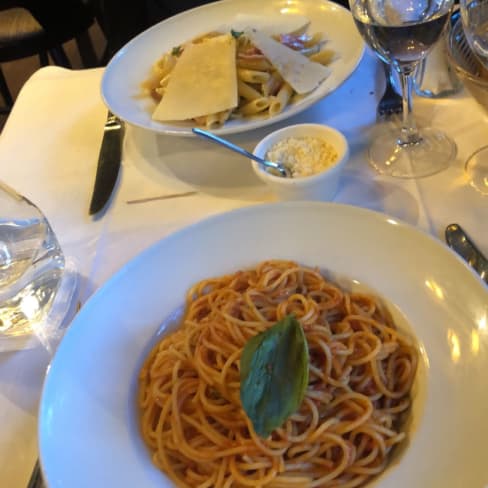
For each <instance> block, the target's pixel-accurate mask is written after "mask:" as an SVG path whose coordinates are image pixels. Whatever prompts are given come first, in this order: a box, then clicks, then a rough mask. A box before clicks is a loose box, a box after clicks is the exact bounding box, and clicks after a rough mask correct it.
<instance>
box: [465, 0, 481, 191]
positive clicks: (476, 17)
mask: <svg viewBox="0 0 488 488" xmlns="http://www.w3.org/2000/svg"><path fill="white" fill-rule="evenodd" d="M459 5H460V7H461V18H462V22H463V29H464V33H465V35H466V39H467V40H468V43H469V45H470V47H471V49H472V50H473V52H474V54H475V55H476V57H477V58H478V60H479V61H480V62H481V64H482V65H483V66H484V67H485V68H487V69H488V0H460V2H459ZM466 171H467V172H468V174H469V176H470V178H471V182H472V184H473V185H474V187H475V188H477V189H478V190H479V191H480V192H481V193H483V194H485V195H488V146H484V147H482V148H481V149H478V150H477V151H476V152H475V153H474V154H472V155H471V156H470V157H469V158H468V160H467V161H466Z"/></svg>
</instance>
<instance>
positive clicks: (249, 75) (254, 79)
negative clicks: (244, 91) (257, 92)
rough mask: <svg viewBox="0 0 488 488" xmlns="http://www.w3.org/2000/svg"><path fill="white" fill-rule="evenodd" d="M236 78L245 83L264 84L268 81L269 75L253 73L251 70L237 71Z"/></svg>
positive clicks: (240, 69) (239, 69)
mask: <svg viewBox="0 0 488 488" xmlns="http://www.w3.org/2000/svg"><path fill="white" fill-rule="evenodd" d="M237 76H238V78H239V79H240V80H242V81H244V82H245V83H264V82H266V81H268V80H269V77H270V75H269V73H267V72H266V71H255V70H252V69H243V68H238V69H237Z"/></svg>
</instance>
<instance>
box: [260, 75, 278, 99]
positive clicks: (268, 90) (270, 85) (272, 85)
mask: <svg viewBox="0 0 488 488" xmlns="http://www.w3.org/2000/svg"><path fill="white" fill-rule="evenodd" d="M281 85H283V78H282V77H281V75H280V74H279V73H278V71H273V73H271V76H270V77H269V80H268V81H266V82H265V83H263V85H262V87H261V89H262V91H263V95H264V96H266V97H268V96H270V95H276V93H278V90H279V89H280V88H281Z"/></svg>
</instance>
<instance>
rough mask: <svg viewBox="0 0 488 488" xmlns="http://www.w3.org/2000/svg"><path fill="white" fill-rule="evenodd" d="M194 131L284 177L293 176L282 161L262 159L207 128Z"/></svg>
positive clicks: (193, 130)
mask: <svg viewBox="0 0 488 488" xmlns="http://www.w3.org/2000/svg"><path fill="white" fill-rule="evenodd" d="M192 132H193V133H194V134H196V135H197V136H200V137H204V138H206V139H209V140H210V141H212V142H216V143H217V144H220V145H221V146H224V147H226V148H227V149H230V150H231V151H234V152H236V153H238V154H240V155H242V156H246V157H247V158H250V159H253V160H254V161H256V162H257V163H259V164H262V165H263V166H265V167H266V168H271V169H274V170H275V171H278V172H279V173H280V175H281V176H283V177H284V178H291V172H290V170H289V169H288V168H287V167H286V166H284V165H283V164H282V163H275V162H273V161H266V159H262V158H260V157H259V156H256V155H255V154H253V153H250V152H249V151H246V150H245V149H244V148H242V147H240V146H236V145H235V144H233V143H232V142H230V141H227V140H226V139H222V138H221V137H218V136H216V135H215V134H212V133H211V132H208V131H206V130H203V129H197V128H194V129H192Z"/></svg>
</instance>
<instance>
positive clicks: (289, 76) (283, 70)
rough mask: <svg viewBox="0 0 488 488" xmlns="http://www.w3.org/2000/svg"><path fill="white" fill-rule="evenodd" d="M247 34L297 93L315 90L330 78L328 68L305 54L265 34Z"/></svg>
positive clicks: (252, 32)
mask: <svg viewBox="0 0 488 488" xmlns="http://www.w3.org/2000/svg"><path fill="white" fill-rule="evenodd" d="M246 33H247V34H248V35H249V37H250V38H251V41H252V42H253V44H254V45H255V46H257V47H258V48H259V49H260V50H261V52H262V53H263V54H264V55H265V56H266V57H267V58H268V59H269V61H270V62H271V64H272V65H273V66H274V67H275V68H276V70H277V71H278V72H279V73H280V75H281V76H282V77H283V78H284V79H285V80H286V81H287V82H288V83H289V84H290V85H291V86H292V88H293V89H294V90H295V91H296V92H297V93H300V94H303V93H308V92H310V91H312V90H314V89H315V88H317V87H318V86H319V84H320V83H321V82H322V81H323V80H325V79H326V78H327V77H328V76H329V74H330V70H329V69H328V68H326V67H325V66H322V65H321V64H319V63H314V62H313V61H310V60H309V59H308V58H307V57H306V56H304V55H303V54H301V53H299V52H297V51H294V50H293V49H290V48H289V47H287V46H284V45H283V44H281V43H279V42H278V41H275V40H274V39H272V38H271V37H269V36H267V35H266V34H264V33H263V32H261V31H258V30H256V29H252V30H250V31H248V32H246Z"/></svg>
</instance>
